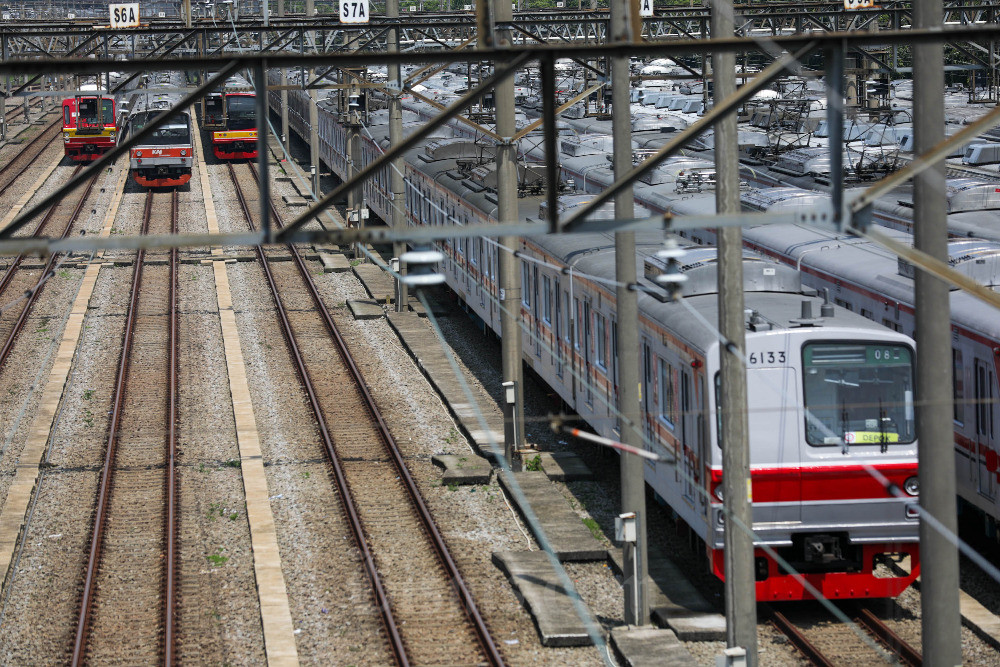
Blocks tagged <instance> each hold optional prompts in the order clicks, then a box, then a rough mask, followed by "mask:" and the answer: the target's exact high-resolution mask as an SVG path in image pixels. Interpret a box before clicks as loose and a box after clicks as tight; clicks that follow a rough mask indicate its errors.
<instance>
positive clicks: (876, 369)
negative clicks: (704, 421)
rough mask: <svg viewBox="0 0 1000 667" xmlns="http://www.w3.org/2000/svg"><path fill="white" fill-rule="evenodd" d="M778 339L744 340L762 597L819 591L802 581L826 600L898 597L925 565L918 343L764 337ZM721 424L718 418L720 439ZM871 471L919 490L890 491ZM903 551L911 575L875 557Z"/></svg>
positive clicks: (716, 521) (716, 559)
mask: <svg viewBox="0 0 1000 667" xmlns="http://www.w3.org/2000/svg"><path fill="white" fill-rule="evenodd" d="M854 333H857V332H854ZM782 338H783V337H780V336H757V337H756V338H754V337H751V336H748V339H747V344H748V351H747V358H748V361H749V368H748V370H747V395H748V397H749V430H748V433H749V434H750V450H751V478H752V495H753V521H754V533H755V545H756V548H755V550H754V569H755V575H756V581H757V584H756V589H757V599H758V600H759V601H761V602H765V601H768V602H776V601H781V600H789V601H790V600H803V599H812V598H814V597H815V595H814V594H813V593H812V592H811V591H810V590H808V588H807V587H806V586H805V584H804V582H808V584H809V585H810V586H812V587H813V588H814V589H815V590H816V591H818V592H819V594H820V595H822V596H823V597H826V598H829V599H851V598H881V597H895V596H896V595H899V594H900V593H901V592H902V591H903V590H905V589H906V588H907V587H908V586H909V585H910V584H911V583H913V581H914V580H915V579H916V577H917V576H918V575H919V573H920V555H919V549H918V526H919V521H918V516H917V512H916V505H917V503H918V498H917V497H916V493H917V489H918V486H917V485H916V475H917V461H916V439H915V426H914V420H913V351H912V348H910V346H909V345H908V344H906V343H904V342H901V341H900V340H899V339H896V340H884V341H879V340H870V341H868V340H866V341H859V340H849V339H846V338H845V339H844V340H830V339H829V338H824V339H822V340H820V341H814V342H809V341H807V340H802V344H801V345H795V344H794V343H793V344H790V345H787V349H783V348H780V347H773V346H771V345H769V343H768V342H767V340H768V339H770V340H772V341H779V340H782ZM794 339H795V337H792V336H789V337H788V338H787V339H786V340H794ZM716 358H717V357H716ZM715 377H716V378H718V375H715ZM715 382H716V395H715V397H714V403H713V406H717V405H718V400H719V399H718V379H716V381H715ZM803 405H805V406H807V407H808V408H809V410H810V412H811V414H812V415H813V418H812V420H811V421H807V419H806V413H805V410H804V409H803V407H802V406H803ZM713 409H715V408H714V407H713ZM712 421H713V422H714V421H715V420H712ZM717 433H718V428H717V424H716V423H713V425H712V438H713V441H714V442H716V443H717V442H718V441H717V440H716V439H715V438H716V437H717ZM841 440H843V441H845V442H847V443H848V445H847V452H846V453H844V447H843V445H842V444H840V441H841ZM713 449H714V456H713V458H714V460H713V462H712V467H711V469H710V470H709V471H708V473H709V474H708V475H707V477H708V480H709V485H710V486H709V489H708V490H709V493H710V496H711V500H712V504H711V507H710V508H709V516H708V520H709V522H710V524H709V525H710V526H711V527H712V535H711V538H710V540H711V542H710V544H709V546H708V551H709V554H708V555H709V559H710V561H711V566H712V569H713V571H714V573H715V574H716V576H718V577H719V578H720V579H724V578H725V568H724V563H725V556H724V551H723V529H724V525H725V516H724V514H723V511H722V508H723V505H722V502H721V496H722V493H721V485H722V471H721V465H720V464H721V455H722V452H721V449H719V447H718V445H715V446H714V447H713ZM873 469H874V470H877V471H878V473H879V474H880V475H882V476H883V477H884V478H885V479H887V480H889V481H890V482H891V483H892V484H893V485H894V486H895V487H896V488H898V489H903V490H904V491H905V492H906V493H907V494H910V493H911V492H912V495H907V497H906V498H897V497H895V496H893V495H892V494H890V493H889V491H887V489H886V486H885V484H884V481H883V480H880V479H878V478H877V477H876V476H873V475H872V470H873ZM764 545H767V547H768V548H769V550H770V551H773V552H774V553H776V554H777V556H778V557H779V558H780V559H781V561H782V562H779V560H777V559H776V558H775V557H774V556H773V555H772V553H770V552H769V550H765V549H764V548H762V547H763V546H764ZM906 558H908V560H909V563H908V566H909V571H910V573H909V574H908V575H903V576H898V575H896V574H894V573H893V572H892V571H891V570H887V569H885V567H884V566H883V567H879V564H880V563H881V562H883V561H887V560H892V561H896V562H899V561H903V560H904V559H906Z"/></svg>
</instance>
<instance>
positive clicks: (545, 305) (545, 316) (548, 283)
mask: <svg viewBox="0 0 1000 667" xmlns="http://www.w3.org/2000/svg"><path fill="white" fill-rule="evenodd" d="M542 320H543V321H544V322H545V323H546V324H548V325H549V326H552V279H551V278H549V277H548V276H542Z"/></svg>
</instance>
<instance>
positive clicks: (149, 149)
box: [128, 88, 194, 188]
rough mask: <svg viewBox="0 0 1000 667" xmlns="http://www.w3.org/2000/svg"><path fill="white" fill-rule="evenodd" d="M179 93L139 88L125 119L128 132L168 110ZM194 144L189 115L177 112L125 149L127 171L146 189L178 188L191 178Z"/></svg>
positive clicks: (137, 129)
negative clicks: (129, 112) (126, 153)
mask: <svg viewBox="0 0 1000 667" xmlns="http://www.w3.org/2000/svg"><path fill="white" fill-rule="evenodd" d="M180 98H181V96H180V95H179V94H177V93H170V92H163V91H160V92H158V91H157V89H156V88H149V89H147V90H145V91H139V92H137V93H136V94H135V95H134V96H133V100H134V101H133V103H132V113H131V116H130V117H129V121H128V129H129V132H130V133H135V132H138V131H140V130H141V129H142V128H143V127H145V125H146V124H147V123H148V122H150V121H152V120H153V119H155V118H156V117H157V116H159V115H160V114H161V113H162V112H163V111H164V110H166V109H170V108H171V107H172V106H173V105H174V104H176V103H177V101H178V100H179V99H180ZM193 164H194V145H193V143H192V138H191V117H190V114H189V113H188V111H186V110H185V111H179V112H177V113H176V114H174V115H173V116H172V117H171V118H170V119H168V120H167V122H166V123H165V124H163V125H161V126H160V127H159V128H157V129H156V130H154V131H153V133H152V134H151V135H150V136H148V137H146V139H144V140H143V141H142V142H141V143H139V144H137V145H135V146H133V147H132V148H131V149H130V150H129V170H130V173H131V175H132V178H133V179H134V180H135V182H136V183H138V184H139V185H141V186H143V187H146V188H166V187H180V186H182V185H184V184H185V183H187V182H188V181H190V180H191V169H192V166H193Z"/></svg>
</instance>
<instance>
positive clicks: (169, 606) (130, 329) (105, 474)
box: [71, 190, 177, 667]
mask: <svg viewBox="0 0 1000 667" xmlns="http://www.w3.org/2000/svg"><path fill="white" fill-rule="evenodd" d="M152 207H153V192H152V191H151V190H150V191H148V192H147V194H146V207H145V210H144V213H143V222H142V230H141V232H140V233H142V234H146V233H147V232H148V231H149V221H150V218H151V216H152ZM171 215H172V220H171V229H172V230H176V226H177V191H176V190H174V191H173V193H172V203H171ZM145 255H146V251H145V250H142V249H140V250H139V252H138V254H137V255H136V259H135V265H134V268H133V270H132V291H131V296H130V298H129V306H128V312H127V315H126V322H125V335H124V343H123V345H122V353H121V359H120V360H119V363H118V373H117V377H116V378H115V386H114V393H113V398H112V410H111V420H110V425H109V432H108V442H107V450H106V452H105V456H104V466H103V468H102V470H101V478H100V487H99V490H98V495H97V508H96V510H95V511H94V523H93V529H92V531H91V542H90V552H89V556H88V561H87V570H86V576H85V578H84V585H83V595H82V598H81V601H80V614H79V617H78V619H77V627H76V638H75V641H74V645H73V657H72V661H71V664H72V665H74V667H76V666H78V665H81V664H83V662H84V660H85V658H86V649H87V637H88V634H89V626H90V613H91V609H92V607H93V596H94V581H95V578H96V576H97V571H98V567H99V566H100V562H101V551H102V547H103V538H104V526H105V524H106V522H107V511H108V504H109V500H110V497H111V486H112V480H113V477H114V472H115V454H116V451H117V443H118V428H119V425H120V422H121V414H122V406H123V404H124V400H125V384H126V381H127V378H128V373H129V359H130V356H131V350H132V340H133V335H134V333H135V322H136V319H137V315H138V313H137V311H138V303H139V292H140V290H141V289H142V269H143V260H144V258H145ZM176 262H177V250H176V249H174V250H173V251H171V254H170V292H171V293H170V295H169V303H170V311H171V312H170V323H169V327H170V333H169V344H168V349H169V350H170V351H169V355H170V361H169V366H168V367H169V369H170V371H169V376H170V377H169V381H170V394H169V398H168V402H169V406H168V418H169V419H170V425H169V428H168V447H169V449H170V454H169V457H168V466H167V468H168V477H167V482H166V483H167V486H168V503H169V506H168V509H167V516H168V518H167V522H166V533H167V543H168V547H167V555H166V570H167V571H166V577H165V579H166V581H167V587H168V593H167V595H166V596H165V604H164V606H165V610H164V616H165V628H166V631H165V632H164V644H165V645H164V648H163V652H164V655H165V656H169V658H168V659H167V660H166V661H165V662H166V664H171V661H172V660H173V655H172V654H173V635H174V622H173V612H174V599H173V597H174V587H175V586H174V581H175V575H174V571H173V570H174V567H175V563H176V559H175V558H174V550H175V548H176V545H175V542H174V539H173V537H174V535H175V534H176V526H174V525H173V523H172V522H175V521H176V516H175V513H174V505H175V503H176V498H175V495H174V488H175V486H176V484H175V480H174V479H173V473H174V465H173V462H174V461H173V459H174V444H175V437H176V432H175V428H174V424H175V422H176V409H177V406H176V389H177V377H176V362H177V355H176V345H177V337H176V330H177V323H176V306H177V296H176V289H175V287H176V280H177V274H176Z"/></svg>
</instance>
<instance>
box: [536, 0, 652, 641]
mask: <svg viewBox="0 0 1000 667" xmlns="http://www.w3.org/2000/svg"><path fill="white" fill-rule="evenodd" d="M632 6H633V5H632V4H631V3H630V4H626V3H625V2H612V3H611V39H612V40H614V41H615V42H618V43H629V42H631V41H632V39H631V30H630V28H631V26H630V21H629V16H628V11H629V10H630V9H631V8H632ZM629 87H630V82H629V59H628V58H625V57H616V58H611V110H612V120H611V126H612V134H613V136H614V147H613V151H614V169H615V177H616V178H617V177H618V176H620V175H621V174H624V173H627V172H628V171H629V170H630V169H631V168H632V118H631V114H630V113H629ZM547 129H548V130H549V131H555V130H554V128H547ZM549 159H555V157H551V158H549ZM634 216H635V200H634V198H633V194H632V186H628V187H625V188H622V189H621V190H619V191H618V192H617V193H616V194H615V217H616V218H618V219H619V220H622V219H625V220H627V219H629V218H632V217H634ZM635 259H636V258H635V232H617V233H616V234H615V279H616V280H617V281H618V287H617V288H615V298H616V299H617V302H618V306H617V310H618V349H617V350H616V352H617V354H618V378H619V379H618V395H619V399H620V400H619V402H618V410H619V411H620V412H621V415H622V418H621V436H620V437H621V441H622V442H624V443H625V444H626V445H631V446H633V447H637V448H640V449H641V448H642V446H643V443H642V431H641V428H642V415H641V414H640V410H639V299H638V293H637V292H635V291H634V290H632V289H630V288H629V286H630V285H634V284H635V282H636V273H637V271H636V265H635ZM557 296H558V295H557ZM620 465H621V484H622V497H621V512H622V514H627V513H632V512H634V513H635V527H636V541H635V543H632V542H629V541H625V542H623V544H622V546H623V549H624V551H623V553H622V556H623V562H624V568H625V573H624V582H623V583H624V587H625V623H626V625H646V624H647V623H648V622H649V603H648V600H647V596H646V573H647V572H648V570H649V568H648V564H647V562H646V555H647V548H646V481H645V464H644V463H643V460H642V459H641V458H640V457H638V456H636V455H634V454H622V456H621V464H620Z"/></svg>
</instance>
